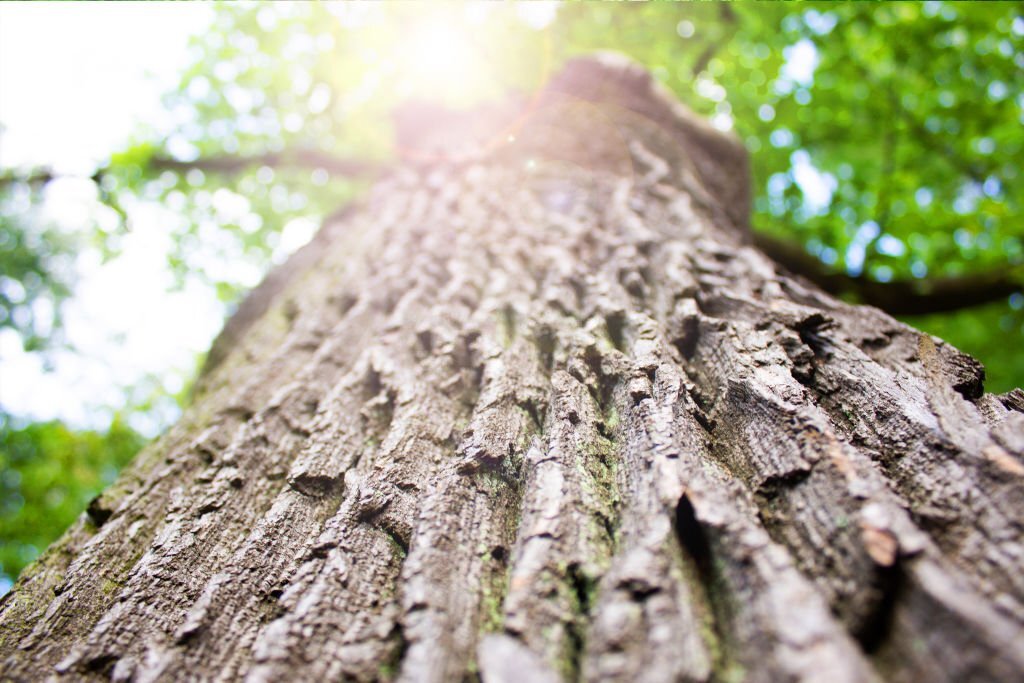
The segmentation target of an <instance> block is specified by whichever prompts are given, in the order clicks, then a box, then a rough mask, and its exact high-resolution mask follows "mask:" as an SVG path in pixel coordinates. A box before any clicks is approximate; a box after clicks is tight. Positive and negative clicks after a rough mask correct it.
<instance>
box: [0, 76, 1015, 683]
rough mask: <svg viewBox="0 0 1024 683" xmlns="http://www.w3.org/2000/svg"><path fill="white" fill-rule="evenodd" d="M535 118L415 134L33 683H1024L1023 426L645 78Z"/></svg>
mask: <svg viewBox="0 0 1024 683" xmlns="http://www.w3.org/2000/svg"><path fill="white" fill-rule="evenodd" d="M526 111H527V112H528V113H527V114H526V115H525V116H519V117H518V118H516V119H515V120H514V121H513V122H512V124H511V126H512V127H511V128H508V129H503V128H501V127H500V126H498V127H496V128H493V126H492V128H493V130H491V133H490V134H489V135H485V134H484V133H483V132H482V130H483V129H485V128H486V127H487V125H492V124H493V122H494V121H501V120H502V119H501V115H500V113H498V112H492V114H491V115H489V116H488V117H486V119H487V125H485V124H484V123H482V122H481V123H480V124H479V126H476V124H474V125H464V124H465V122H464V121H463V122H459V124H458V130H456V131H453V130H451V128H450V127H449V128H445V125H444V124H440V125H438V124H436V122H435V123H434V124H432V126H433V128H432V129H431V130H429V131H428V130H425V129H424V130H419V131H413V132H412V133H407V137H408V139H410V140H413V141H426V140H428V139H430V140H433V141H434V143H435V144H436V145H439V146H440V147H437V148H436V149H435V151H437V150H444V154H415V155H413V156H414V157H416V158H418V159H420V161H418V162H415V163H413V162H410V163H409V164H406V165H404V166H403V167H401V168H398V169H396V170H395V171H394V172H393V173H392V174H390V175H389V176H388V177H387V178H384V179H382V180H381V181H380V182H378V183H377V185H376V186H375V188H374V189H373V190H372V192H370V194H369V196H368V197H367V198H366V199H365V201H363V202H362V203H361V205H360V206H359V207H357V208H355V209H353V210H351V211H348V212H345V213H344V214H343V215H341V216H338V217H335V218H333V219H331V220H329V221H328V222H327V223H326V224H325V226H324V228H323V229H322V231H321V233H320V235H319V236H318V237H317V239H316V240H315V241H314V242H313V243H312V244H311V245H310V246H308V247H306V248H305V249H304V250H303V251H302V252H300V253H299V254H298V255H297V256H296V257H295V258H294V259H293V260H292V261H291V262H290V263H289V264H288V265H286V266H285V267H284V268H282V269H280V270H278V271H277V272H276V273H275V274H274V275H273V276H272V277H271V278H269V279H268V281H267V283H265V284H264V285H263V286H262V287H261V288H259V289H258V290H257V291H256V292H254V294H253V295H252V296H251V297H250V299H249V300H248V301H247V302H246V304H245V305H243V307H242V309H241V311H240V313H239V315H238V316H236V318H235V320H234V321H232V323H231V324H229V326H228V327H227V328H226V332H225V333H224V334H223V335H222V337H221V338H220V340H218V342H217V344H216V346H215V350H214V353H213V354H212V358H213V360H211V363H210V364H209V366H208V368H207V370H206V372H205V373H204V375H203V377H202V380H201V382H200V386H199V389H198V392H197V397H196V400H195V402H194V404H193V406H192V407H191V408H190V409H189V410H188V411H187V413H186V414H185V416H184V417H183V419H182V420H181V422H180V423H179V424H178V425H177V426H175V427H174V428H173V429H171V430H170V431H169V433H167V434H166V435H165V436H163V437H162V438H161V439H159V440H158V441H157V442H156V443H154V444H153V445H151V446H150V447H149V448H147V449H146V450H145V451H144V452H143V453H142V454H141V455H140V456H139V457H138V458H137V460H136V461H135V462H134V463H133V465H132V466H131V467H129V468H128V470H127V471H126V472H125V473H124V474H123V476H122V477H121V478H120V479H119V480H118V482H117V483H116V484H115V485H114V486H113V487H112V488H111V489H110V490H109V491H107V492H106V493H104V494H103V495H102V496H101V497H100V498H99V499H98V500H97V501H95V502H94V504H93V505H92V506H91V507H90V509H89V512H88V513H87V514H86V515H83V517H82V519H81V520H79V522H78V523H77V524H76V525H75V526H74V528H72V529H71V530H70V531H69V532H68V533H67V534H66V535H65V536H64V537H63V538H62V539H61V540H60V541H59V542H57V543H56V544H55V545H54V546H53V547H52V548H51V549H50V550H49V551H48V552H47V553H46V554H45V555H44V556H43V557H42V558H41V559H40V560H39V561H38V562H37V563H36V564H35V565H34V566H33V567H32V568H30V569H29V570H28V571H27V572H26V574H25V576H23V577H22V578H21V579H20V580H19V582H18V583H17V585H16V586H15V588H14V589H13V591H12V592H11V593H10V594H9V595H8V596H7V597H6V598H5V600H4V602H3V606H2V613H0V652H2V660H0V661H2V669H0V675H2V677H3V678H4V679H6V680H36V679H47V678H50V679H53V680H82V679H105V678H110V679H113V680H119V681H124V680H137V681H157V680H159V681H172V680H173V681H177V680H243V679H244V680H249V681H273V680H315V681H320V680H339V679H340V680H391V679H395V680H403V681H405V680H423V681H444V680H458V679H473V678H476V677H477V676H479V677H481V678H482V679H483V680H484V681H520V680H531V681H532V680H536V681H556V680H577V679H579V680H650V681H669V680H682V681H710V680H715V681H739V680H747V681H776V680H814V681H820V680H828V681H833V682H835V683H838V682H840V681H872V680H880V679H886V680H896V681H922V680H928V681H946V680H948V681H965V680H995V681H1011V680H1020V679H1021V677H1022V676H1024V635H1022V625H1024V554H1022V553H1024V547H1022V543H1021V530H1022V528H1024V493H1022V480H1024V463H1022V450H1024V414H1022V411H1024V394H1022V393H1021V392H1020V390H1015V391H1013V392H1011V393H1010V394H1007V395H1003V396H993V395H991V394H985V393H983V392H982V370H981V367H980V366H979V364H978V363H977V362H976V361H974V360H973V359H971V358H969V357H967V356H965V355H963V354H961V353H960V352H958V351H957V350H956V349H953V348H951V347H950V346H948V345H946V344H945V343H943V342H942V341H940V340H938V339H935V338H933V337H930V336H927V335H924V334H921V333H919V332H917V331H915V330H913V329H911V328H909V327H907V326H906V325H903V324H901V323H899V322H897V321H895V320H893V319H892V318H890V317H888V316H887V315H885V314H883V313H882V312H880V311H878V310H876V309H872V308H867V307H855V306H851V305H847V304H845V303H842V302H840V301H837V300H835V299H833V298H831V297H829V296H827V295H826V294H824V293H823V292H821V291H820V290H818V289H816V288H815V287H814V286H812V285H810V284H808V283H807V282H805V281H802V280H800V279H799V278H796V277H794V276H792V275H790V274H788V273H786V272H784V271H782V269H781V268H780V267H779V266H777V265H776V264H774V263H773V262H772V261H771V260H769V259H768V258H767V257H766V256H764V255H763V254H762V253H761V252H759V251H757V250H756V249H755V248H753V247H752V246H750V240H749V235H748V231H747V227H746V221H747V214H748V211H749V206H748V204H749V201H748V193H749V181H748V178H747V165H746V159H745V156H744V153H743V152H742V150H741V149H740V147H739V145H738V144H737V143H736V142H734V141H733V140H732V139H730V138H729V137H727V136H725V135H722V134H719V133H717V132H714V131H712V130H710V129H709V128H707V127H706V126H705V125H704V124H703V123H701V122H699V121H696V120H695V119H694V118H693V117H692V116H691V115H689V114H687V113H686V112H685V111H684V110H683V109H682V107H681V106H680V105H679V104H678V103H677V102H675V101H674V100H672V99H671V98H670V97H669V96H667V95H666V94H665V93H664V92H662V91H661V90H660V89H659V88H658V87H657V86H655V85H653V84H652V81H651V79H650V78H649V76H648V75H647V74H646V72H644V71H642V70H641V69H639V68H638V67H635V66H631V65H628V64H623V63H620V62H615V61H612V60H610V58H602V59H596V58H591V59H584V60H579V61H576V62H574V63H572V64H571V65H570V66H569V67H568V68H567V69H566V71H565V72H563V74H562V75H561V76H560V77H558V78H556V79H555V80H554V82H553V83H552V85H551V87H550V88H549V89H548V90H547V91H546V92H545V93H544V95H543V96H542V97H540V98H538V99H536V100H534V101H531V102H529V103H527V107H526ZM449 123H450V122H449ZM474 126H476V127H474ZM495 130H497V131H498V132H497V133H496V132H495ZM510 133H511V135H512V137H513V138H514V141H510V140H511V138H510V137H509V134H510ZM481 136H483V137H481ZM474 142H475V146H474V145H473V144H470V143H474ZM492 143H493V144H492ZM423 144H424V145H425V144H426V142H424V143H423ZM460 145H461V147H460ZM418 151H419V152H422V151H423V150H422V149H420V150H418ZM424 157H429V158H428V159H427V160H426V161H424V160H423V159H424Z"/></svg>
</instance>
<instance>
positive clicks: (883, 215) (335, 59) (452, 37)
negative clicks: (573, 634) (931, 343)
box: [0, 2, 1024, 576]
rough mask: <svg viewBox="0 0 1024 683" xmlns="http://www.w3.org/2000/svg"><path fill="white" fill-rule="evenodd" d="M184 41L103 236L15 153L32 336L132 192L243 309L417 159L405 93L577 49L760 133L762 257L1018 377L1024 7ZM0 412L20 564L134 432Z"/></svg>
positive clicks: (252, 24)
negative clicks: (336, 217) (631, 63)
mask: <svg viewBox="0 0 1024 683" xmlns="http://www.w3.org/2000/svg"><path fill="white" fill-rule="evenodd" d="M190 49H191V59H192V64H191V66H190V67H189V68H188V69H187V70H186V71H185V72H184V73H183V74H182V77H181V82H180V84H179V86H178V88H176V89H175V90H174V91H173V92H170V93H168V94H167V96H166V100H165V105H166V107H167V109H168V111H169V112H170V113H171V114H172V117H173V120H174V122H175V123H174V126H173V128H171V129H168V130H156V129H147V128H145V127H140V128H139V130H138V131H136V132H135V133H134V134H133V135H132V137H131V139H130V140H128V141H126V144H125V146H124V147H123V148H122V149H120V150H116V151H113V152H112V154H111V156H110V158H109V160H108V161H107V162H106V163H105V164H102V165H100V166H99V167H97V168H96V169H95V170H94V172H93V173H92V174H91V176H90V177H89V181H90V182H91V183H92V185H93V187H94V191H95V197H96V203H95V227H94V229H93V230H92V231H91V232H89V233H88V234H68V233H67V232H66V231H62V230H60V229H59V226H52V225H47V224H42V223H40V221H39V219H38V217H39V215H40V212H39V210H38V209H39V207H40V206H42V205H43V204H44V203H45V202H46V201H47V199H46V189H47V186H48V185H49V184H50V183H51V182H52V181H53V179H54V177H55V173H54V172H53V171H52V169H47V168H2V169H0V215H2V217H3V220H2V221H0V270H2V273H3V275H2V277H0V327H5V328H9V329H12V330H14V331H15V332H16V333H17V334H18V335H19V336H20V338H21V339H22V341H23V344H24V346H25V348H26V349H31V350H39V351H40V352H45V348H46V347H47V345H51V346H52V345H54V344H60V343H62V342H61V339H60V336H59V330H60V311H61V304H62V302H64V301H65V300H66V299H67V297H68V296H70V295H72V294H73V291H74V287H73V278H72V277H71V276H70V275H69V273H70V272H71V271H72V269H71V268H69V267H68V261H69V260H70V259H71V256H72V255H73V254H74V253H75V252H76V251H77V250H81V249H85V248H90V249H95V250H98V251H100V252H101V253H103V254H104V255H105V256H106V257H107V258H113V257H115V256H116V254H117V252H118V249H119V246H120V243H121V241H122V239H123V238H124V236H125V234H127V231H130V230H131V229H132V225H131V221H130V211H128V210H126V208H125V207H128V206H130V205H131V204H132V203H133V202H139V201H144V202H158V203H161V204H163V205H165V206H167V207H169V208H171V209H172V210H174V211H175V212H176V213H177V214H178V215H179V216H180V220H179V221H178V222H177V224H176V225H175V226H174V230H173V239H172V241H171V248H170V249H169V250H168V252H167V254H166V258H167V261H168V264H169V266H170V267H171V268H172V270H173V272H174V273H175V274H176V276H177V278H178V281H179V283H184V282H185V281H187V280H195V281H199V282H202V283H204V284H205V285H206V286H208V287H209V288H210V291H211V292H214V293H215V294H216V296H218V297H220V299H221V300H222V301H224V302H225V304H227V305H228V306H231V305H233V304H234V303H235V302H237V300H238V298H239V296H240V294H241V293H242V292H243V291H244V290H245V288H246V287H247V286H249V284H250V282H251V278H250V277H248V276H247V275H246V274H247V273H251V272H252V271H253V270H255V271H257V272H263V271H265V270H266V268H267V267H268V265H269V264H270V263H272V262H273V261H275V260H278V261H279V260H280V259H282V258H283V257H284V256H285V255H286V254H287V253H288V252H289V251H290V250H292V249H294V248H295V246H296V245H297V244H300V243H301V242H302V241H303V240H305V239H308V238H309V237H310V236H311V235H312V233H313V231H314V230H315V228H316V226H317V224H318V221H319V220H320V219H321V218H322V217H324V216H326V215H328V214H330V213H332V212H334V211H336V210H338V209H340V208H341V207H343V206H344V205H345V204H347V203H348V202H350V201H352V200H354V199H357V198H358V197H359V196H360V192H361V191H362V190H363V189H364V188H365V187H366V186H367V184H368V183H370V182H372V180H373V179H374V177H375V176H376V175H377V174H378V173H380V172H382V169H384V168H386V167H387V165H388V164H390V163H393V162H394V161H395V160H396V159H401V158H403V157H408V158H416V157H417V155H418V154H419V152H420V150H417V149H416V148H415V144H410V141H408V140H404V139H403V138H402V135H401V130H402V128H401V127H402V116H403V112H413V114H411V115H414V116H416V115H422V112H423V111H425V110H424V109H422V108H421V109H412V108H410V107H409V105H408V102H410V101H426V102H430V103H433V104H434V105H443V106H446V107H453V108H458V107H477V106H481V105H483V104H485V103H487V102H490V101H494V100H496V99H499V98H502V97H505V96H506V94H507V93H508V92H509V91H516V92H519V93H521V94H522V96H523V97H525V98H527V99H528V98H529V96H530V94H531V93H533V92H535V91H536V90H537V89H538V88H540V87H541V86H542V85H543V83H544V82H545V81H546V79H547V78H548V76H549V75H550V74H551V73H552V72H553V71H554V70H556V69H557V68H558V65H559V64H561V63H562V62H563V61H564V60H566V59H567V58H568V57H571V56H573V55H576V54H581V53H586V52H591V51H593V50H598V49H614V50H617V51H621V52H624V53H626V54H628V55H630V56H632V57H633V58H634V59H636V60H638V61H640V62H641V63H643V64H645V65H646V66H648V67H649V68H650V69H651V70H652V72H653V73H654V74H655V76H656V77H657V78H658V79H659V80H661V81H662V82H663V83H664V84H665V85H666V86H667V87H669V88H670V89H672V90H673V91H675V92H676V93H677V94H678V95H679V96H680V97H681V98H682V99H683V100H684V101H685V102H687V103H688V104H689V106H690V107H691V108H692V109H694V110H695V111H696V112H697V113H699V114H701V115H702V116H705V117H708V118H709V119H710V120H711V122H712V125H714V126H716V127H718V128H720V129H724V130H733V131H734V132H735V134H736V135H737V136H738V138H739V139H740V140H741V141H742V142H743V143H744V144H745V145H746V147H747V149H748V150H749V152H750V154H751V159H752V166H753V172H754V187H755V192H756V195H755V202H754V209H755V211H754V215H753V217H752V225H753V228H754V229H755V231H756V233H757V234H758V235H759V236H760V238H759V239H760V241H761V244H762V245H763V247H764V248H765V249H766V250H767V251H769V253H771V254H772V255H774V256H776V258H778V259H780V260H782V261H783V262H784V263H786V264H787V265H789V266H790V267H791V268H792V269H795V270H798V271H800V272H801V273H802V274H804V275H806V276H808V277H811V278H812V279H815V280H816V281H818V282H819V283H822V284H825V285H826V286H827V287H829V288H830V289H832V290H833V291H835V292H837V293H840V294H842V295H843V296H845V297H847V298H849V299H851V300H854V301H865V302H869V303H875V304H878V305H881V306H883V307H888V308H889V309H890V310H891V311H892V312H894V313H898V314H901V315H903V316H905V319H906V320H907V321H908V322H910V323H911V324H914V325H916V326H918V327H921V328H922V329H924V330H926V331H929V332H932V333H935V334H937V335H939V336H941V337H943V338H945V339H947V340H948V341H950V342H951V343H953V344H954V345H956V346H958V347H960V348H962V349H963V350H965V351H967V352H969V353H971V354H973V355H975V356H977V357H978V358H979V359H981V360H982V361H983V362H984V363H985V365H986V366H987V368H988V370H989V377H990V379H989V382H988V384H987V388H988V389H990V390H996V391H1000V390H1006V389H1009V388H1011V387H1013V386H1017V385H1020V384H1024V354H1020V353H1019V351H1018V349H1019V348H1020V347H1021V343H1022V341H1024V296H1022V294H1021V292H1020V291H1019V290H1020V289H1021V283H1022V282H1024V241H1022V240H1024V228H1022V226H1021V224H1020V220H1019V216H1020V205H1021V202H1022V200H1024V177H1022V176H1021V173H1020V169H1019V168H1018V164H1017V159H1019V158H1020V156H1021V152H1022V150H1021V146H1022V144H1024V138H1022V135H1021V133H1020V131H1021V125H1022V123H1024V17H1022V16H1021V13H1020V6H1019V5H1018V4H1016V3H964V4H958V3H948V2H926V3H922V4H909V3H894V4H884V5H876V4H861V3H854V4H842V5H839V4H831V3H799V4H791V3H779V4H760V3H759V4H710V3H699V4H698V3H694V4H662V3H657V4H645V5H632V4H630V5H618V4H616V5H587V4H568V5H564V6H556V5H554V4H549V3H530V4H525V5H508V4H495V5H482V4H469V5H461V4H459V5H455V4H443V5H434V4H430V5H429V6H422V5H413V6H409V5H402V6H395V5H361V4H360V5H355V4H348V3H338V4H334V3H330V4H305V3H302V4H300V3H281V4H274V5H271V4H265V5H264V4H258V5H250V4H229V5H222V6H218V7H217V8H216V11H215V12H214V22H213V26H212V27H211V29H210V30H209V31H208V32H206V33H204V34H203V35H197V36H195V37H194V38H193V41H192V45H191V48H190ZM69 115H71V116H73V112H70V113H69ZM502 143H504V141H502ZM243 266H247V267H248V268H249V270H246V268H245V267H243ZM948 309H956V310H948ZM4 421H5V425H6V427H5V431H4V436H3V442H2V443H3V446H2V448H3V460H2V466H3V473H2V481H3V486H4V489H5V501H6V502H5V506H4V509H3V512H2V518H0V528H2V529H3V534H2V536H3V539H2V543H3V550H2V561H3V572H4V573H6V574H8V575H10V576H13V575H15V574H16V573H17V572H18V571H19V570H20V569H21V566H22V564H23V562H24V561H26V560H28V559H31V556H32V554H33V551H32V550H31V549H32V548H39V547H42V546H45V544H46V543H48V541H49V540H50V539H51V538H53V537H54V536H55V535H56V534H58V533H59V532H60V531H61V530H62V529H63V528H64V526H66V525H67V524H68V523H69V522H70V521H71V519H72V518H73V517H74V516H75V515H76V514H77V513H78V512H79V511H80V510H81V509H82V508H83V507H84V505H85V503H86V502H87V500H88V496H89V493H88V492H94V491H95V490H96V489H97V487H98V485H99V483H100V482H101V481H108V480H109V475H110V474H111V473H112V472H113V471H114V470H115V469H116V467H117V466H119V465H120V464H122V463H123V462H124V461H125V460H126V458H127V457H130V454H131V452H133V451H134V449H135V448H137V447H138V445H139V444H141V443H142V439H141V437H138V435H136V434H134V432H132V431H131V430H130V429H128V428H127V427H125V426H124V425H122V424H120V423H116V424H115V425H114V426H112V427H111V430H110V432H109V433H108V434H106V435H100V434H94V433H80V432H75V431H74V430H73V429H70V428H68V427H67V426H64V425H61V424H59V423H47V424H35V425H30V424H25V420H19V418H18V416H16V415H6V416H5V417H4ZM57 471H59V472H63V473H64V474H63V475H62V476H63V478H64V483H62V484H61V486H63V487H65V489H66V490H63V489H60V488H57V487H55V485H54V484H53V483H52V482H54V481H56V479H55V477H56V475H55V474H54V472H57ZM68 478H72V479H74V481H73V482H69V481H68ZM61 491H63V493H60V492H61ZM55 492H57V493H55ZM58 493H60V495H58ZM57 498H60V501H58V503H56V504H54V503H53V501H54V500H56V499H57ZM27 519H36V520H46V521H37V522H36V523H34V524H27V523H26V522H25V520H27Z"/></svg>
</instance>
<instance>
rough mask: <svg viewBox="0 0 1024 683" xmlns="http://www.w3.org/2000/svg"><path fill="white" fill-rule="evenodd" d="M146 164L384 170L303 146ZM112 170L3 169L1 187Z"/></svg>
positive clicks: (178, 168)
mask: <svg viewBox="0 0 1024 683" xmlns="http://www.w3.org/2000/svg"><path fill="white" fill-rule="evenodd" d="M146 166H147V167H148V168H150V169H152V170H155V171H175V172H179V173H183V172H187V171H191V170H192V169H198V170H200V171H203V172H204V173H221V174H225V175H232V174H236V173H241V172H242V171H244V170H246V169H248V168H253V167H258V166H272V167H275V168H281V167H291V168H309V169H318V168H322V169H324V170H325V171H327V172H328V173H331V174H333V175H340V176H351V177H362V176H370V175H373V174H374V173H376V172H378V171H380V169H381V168H382V165H381V164H378V163H375V162H372V161H363V160H360V159H348V158H344V157H336V156H333V155H331V154H327V153H325V152H322V151H320V150H316V149H300V150H294V151H287V152H271V153H268V154H254V155H248V156H219V157H202V158H199V159H195V160H193V161H181V160H178V159H173V158H171V157H165V156H153V157H151V158H150V159H149V160H148V162H147V163H146ZM111 172H112V167H111V166H103V167H100V168H98V169H96V171H95V172H94V173H93V174H92V175H90V176H84V175H75V174H70V173H58V172H56V171H54V170H53V169H51V168H46V167H43V168H38V169H35V170H33V171H30V172H28V173H18V172H17V171H13V170H4V171H0V188H4V187H7V186H8V185H12V184H15V183H26V184H28V185H34V186H42V185H46V184H47V183H49V182H51V181H53V180H57V179H58V178H83V179H88V180H91V181H93V182H94V183H96V184H97V185H98V184H100V183H101V182H102V180H103V178H104V176H106V175H108V174H109V173H111Z"/></svg>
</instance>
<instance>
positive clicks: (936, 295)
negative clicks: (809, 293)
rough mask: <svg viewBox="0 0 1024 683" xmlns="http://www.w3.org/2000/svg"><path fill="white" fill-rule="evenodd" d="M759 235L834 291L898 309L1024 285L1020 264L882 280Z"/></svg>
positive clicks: (915, 309) (937, 305) (784, 259)
mask: <svg viewBox="0 0 1024 683" xmlns="http://www.w3.org/2000/svg"><path fill="white" fill-rule="evenodd" d="M753 240H754V244H755V245H756V246H757V247H758V248H759V249H760V250H761V251H763V252H764V253H765V254H767V255H768V256H770V257H771V258H772V259H773V260H774V261H776V262H777V263H779V264H780V265H782V266H784V267H785V268H786V269H787V270H789V271H791V272H792V273H794V274H796V275H802V276H803V277H805V278H807V279H808V280H810V281H811V282H813V283H814V284H816V285H818V286H819V287H821V288H822V289H824V290H826V291H828V292H829V293H831V294H835V295H842V294H852V295H854V296H856V297H857V299H858V300H859V301H860V302H863V303H866V304H870V305H872V306H877V307H878V308H881V309H882V310H884V311H886V312H887V313H890V314H894V315H921V314H925V313H941V312H947V311H955V310H958V309H961V308H968V307H970V306H977V305H979V304H984V303H989V302H992V301H998V300H999V299H1003V298H1005V297H1007V296H1009V295H1010V294H1013V293H1014V292H1020V291H1021V290H1022V289H1024V278H1022V276H1021V269H1020V268H1019V267H1018V268H1012V267H1011V268H1001V269H999V270H995V271H993V272H988V273H976V274H973V275H964V276H961V277H946V278H931V279H921V280H894V281H892V282H877V281H874V280H870V279H868V278H867V277H864V276H863V275H861V276H856V277H855V276H852V275H847V274H845V273H841V272H835V271H832V270H830V269H829V268H828V267H827V266H826V265H825V264H824V263H822V261H820V260H819V259H817V258H815V257H814V256H812V255H811V254H808V253H807V252H806V251H805V250H804V249H803V247H802V246H801V245H799V244H797V243H794V242H789V241H787V240H780V239H778V238H776V237H772V236H770V235H765V234H763V233H758V232H755V233H753Z"/></svg>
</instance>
